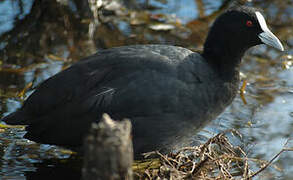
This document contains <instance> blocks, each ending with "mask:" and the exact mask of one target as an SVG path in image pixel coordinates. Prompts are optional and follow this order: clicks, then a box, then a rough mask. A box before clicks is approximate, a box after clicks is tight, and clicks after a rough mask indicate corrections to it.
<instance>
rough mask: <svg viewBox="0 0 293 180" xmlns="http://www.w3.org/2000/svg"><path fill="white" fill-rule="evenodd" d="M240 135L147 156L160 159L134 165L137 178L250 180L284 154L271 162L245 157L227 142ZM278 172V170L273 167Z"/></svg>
mask: <svg viewBox="0 0 293 180" xmlns="http://www.w3.org/2000/svg"><path fill="white" fill-rule="evenodd" d="M228 132H230V133H232V134H234V135H238V136H239V137H240V138H241V135H240V134H239V133H238V132H237V131H235V130H229V131H226V132H223V133H219V134H218V135H216V136H214V137H212V138H210V139H209V140H208V141H207V142H206V143H204V144H201V145H199V146H194V147H185V148H182V149H181V150H179V151H178V152H177V153H170V154H168V155H163V154H161V153H159V152H151V153H148V154H146V156H149V155H156V156H158V157H159V158H157V159H151V160H148V161H145V162H143V163H138V164H136V165H135V166H133V169H134V172H135V174H136V179H205V180H220V179H221V180H222V179H244V180H250V179H252V178H253V177H255V176H256V175H258V174H259V173H261V172H262V171H263V170H264V169H266V168H267V167H269V166H270V165H272V162H273V161H274V160H275V159H276V158H277V157H278V156H279V155H280V154H281V153H282V152H284V151H293V150H292V149H291V148H283V149H282V150H281V151H280V152H279V153H277V154H276V155H275V156H274V157H273V158H272V159H271V160H270V161H263V160H259V159H253V158H248V157H247V154H246V153H245V152H244V151H243V150H242V149H241V148H240V147H239V146H234V145H232V144H231V143H230V142H229V139H228V138H227V136H226V134H227V133H228ZM250 163H254V164H255V163H256V164H258V165H259V166H260V168H259V169H258V170H257V171H256V172H253V170H251V168H250ZM274 168H276V169H277V167H274Z"/></svg>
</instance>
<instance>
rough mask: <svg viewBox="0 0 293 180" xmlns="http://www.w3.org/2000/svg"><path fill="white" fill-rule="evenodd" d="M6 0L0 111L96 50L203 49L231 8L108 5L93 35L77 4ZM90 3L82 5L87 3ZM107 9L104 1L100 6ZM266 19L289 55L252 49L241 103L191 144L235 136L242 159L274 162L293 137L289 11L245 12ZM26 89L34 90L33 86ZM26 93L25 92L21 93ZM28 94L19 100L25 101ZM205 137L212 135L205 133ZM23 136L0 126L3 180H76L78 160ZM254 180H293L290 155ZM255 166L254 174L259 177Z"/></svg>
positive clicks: (292, 19)
mask: <svg viewBox="0 0 293 180" xmlns="http://www.w3.org/2000/svg"><path fill="white" fill-rule="evenodd" d="M60 2H63V3H64V4H61V3H56V2H55V1H49V0H47V1H42V3H41V2H39V1H33V0H24V1H20V0H19V1H17V0H3V1H1V2H0V34H2V36H1V37H0V39H1V40H0V48H1V51H0V63H1V64H0V65H1V69H0V99H1V101H0V109H1V112H2V113H1V114H2V116H3V115H6V114H8V113H10V112H12V111H14V110H15V109H17V108H18V107H20V105H21V103H22V102H23V100H24V99H25V98H26V97H27V96H28V95H29V94H30V93H31V92H32V91H33V89H34V87H36V86H37V85H38V84H39V83H40V82H41V81H43V80H44V79H46V78H48V77H50V76H52V75H54V74H55V73H57V72H59V71H61V70H62V69H64V68H66V67H68V65H70V64H72V63H73V62H75V61H77V60H79V59H80V58H82V57H85V56H87V55H90V54H92V53H93V52H95V51H96V50H99V49H103V48H109V47H113V46H120V45H127V44H146V43H163V44H175V45H181V46H184V47H188V48H191V49H195V50H197V49H200V48H201V46H202V42H203V40H204V38H205V35H206V33H207V29H208V27H209V25H210V23H211V22H212V20H213V19H214V17H216V16H217V14H218V13H220V12H221V11H222V10H224V9H226V8H227V7H228V6H230V5H231V3H232V2H230V1H214V0H205V1H200V0H196V1H194V0H181V1H177V0H169V1H159V0H150V1H149V3H146V1H144V0H137V1H125V4H119V2H120V1H113V2H118V3H116V4H104V6H102V7H100V12H101V13H100V19H99V21H96V28H94V29H95V32H94V33H92V36H90V37H91V38H90V37H89V26H91V25H90V24H93V22H94V20H93V19H92V18H91V16H90V14H91V12H90V11H89V10H88V7H87V5H86V3H81V2H82V1H70V0H69V1H60ZM85 2H86V1H85ZM105 2H110V1H105ZM246 4H247V5H251V6H254V7H258V8H261V9H263V10H264V15H265V16H266V19H267V21H268V24H269V25H270V27H271V29H272V31H273V32H274V33H275V34H276V35H277V36H278V37H279V38H280V40H281V41H282V43H283V45H284V46H285V49H286V51H285V52H278V51H276V50H274V49H271V48H268V47H266V46H258V47H255V48H253V49H251V50H250V51H249V52H248V53H247V54H246V56H245V58H244V60H243V64H242V67H241V72H242V80H246V81H247V87H246V92H245V94H244V97H245V101H246V103H245V102H244V100H243V99H242V98H241V97H240V95H238V96H237V98H236V99H235V100H234V102H233V103H232V104H231V106H229V107H228V108H227V110H226V111H225V112H224V113H223V114H222V115H221V116H220V117H218V118H217V119H216V120H215V121H213V123H211V124H210V125H209V126H208V127H206V128H205V129H204V130H203V131H201V132H200V133H199V135H197V136H196V137H195V139H199V138H200V139H205V138H207V137H210V136H211V135H212V134H213V133H214V134H215V133H218V132H221V131H223V130H226V129H230V128H235V129H237V130H239V131H240V132H241V133H242V134H243V136H244V137H243V142H241V144H242V145H244V147H245V150H246V151H247V153H248V156H249V157H251V158H260V159H263V160H270V159H271V158H272V157H273V156H274V155H275V154H276V153H278V152H279V151H280V150H281V149H282V148H283V145H284V143H285V142H286V141H287V140H288V139H289V143H288V145H287V146H288V147H293V144H292V143H291V141H290V138H291V136H292V135H291V132H293V68H292V64H293V57H292V54H293V48H292V46H293V32H292V30H293V2H292V1H290V0H283V1H278V0H258V1H253V2H248V3H246ZM30 85H31V86H30ZM24 89H25V91H23V90H24ZM22 91H23V92H25V93H23V94H22V93H21V92H22ZM207 131H208V132H209V133H208V132H207ZM24 133H25V131H24V130H23V128H21V127H17V128H6V127H2V126H0V157H1V159H0V167H1V168H0V177H1V178H0V179H53V178H55V179H64V178H68V179H69V178H70V179H79V178H80V171H79V169H80V162H81V160H80V157H76V156H72V155H71V153H70V152H69V151H67V150H63V149H60V148H58V147H55V146H49V145H38V144H35V143H33V142H30V141H27V140H25V139H23V138H22V136H23V134H24ZM274 165H275V166H277V168H274V166H272V167H270V168H268V169H267V170H266V171H264V172H263V173H262V174H260V175H259V176H258V177H257V178H258V179H293V175H292V174H293V168H292V167H293V152H285V153H283V154H282V155H281V156H280V157H279V158H278V159H277V160H276V161H275V162H274ZM258 167H259V166H258V165H257V164H253V166H252V169H253V170H257V169H258Z"/></svg>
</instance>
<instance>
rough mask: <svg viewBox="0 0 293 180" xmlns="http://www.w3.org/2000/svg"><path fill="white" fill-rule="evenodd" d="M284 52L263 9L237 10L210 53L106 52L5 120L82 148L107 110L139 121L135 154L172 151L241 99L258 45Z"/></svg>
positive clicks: (224, 19) (221, 20) (212, 40)
mask: <svg viewBox="0 0 293 180" xmlns="http://www.w3.org/2000/svg"><path fill="white" fill-rule="evenodd" d="M263 43H264V44H267V45H270V46H272V47H275V48H277V49H279V50H281V51H283V46H282V44H281V43H280V41H279V40H278V38H277V37H276V36H275V35H274V34H273V33H272V32H271V31H270V30H269V29H268V27H267V25H266V22H265V19H264V17H263V16H262V14H261V13H260V12H259V11H258V10H256V9H254V8H249V7H237V8H233V9H229V10H227V11H226V12H225V13H223V14H222V15H220V16H219V17H218V18H217V19H216V20H215V22H214V24H213V26H212V27H211V29H210V31H209V33H208V36H207V39H206V41H205V44H204V50H203V53H202V54H198V53H195V52H192V51H190V50H188V49H185V48H182V47H177V46H168V45H135V46H123V47H117V48H112V49H108V50H102V51H99V52H98V53H97V54H94V55H92V56H89V57H87V58H85V59H83V60H81V61H79V62H77V63H76V64H74V65H72V66H71V67H70V68H68V69H66V70H64V71H62V72H60V73H58V74H56V75H55V76H53V77H51V78H49V79H47V80H46V81H44V82H43V83H41V84H40V85H39V87H38V88H37V89H36V90H35V91H34V93H33V94H31V95H30V96H29V97H28V99H27V100H26V101H25V102H24V104H23V106H22V107H21V108H20V109H18V110H17V111H16V112H13V113H11V114H10V115H8V116H6V117H4V118H3V119H2V120H3V121H5V122H7V123H8V124H23V125H27V127H26V131H27V133H26V135H25V136H24V137H25V138H27V139H30V140H33V141H36V142H40V143H46V144H56V145H63V146H80V145H82V142H83V138H84V136H85V135H86V134H87V132H88V130H89V127H90V124H91V123H92V122H94V121H99V119H100V117H101V115H102V114H103V113H108V114H109V115H110V116H111V117H113V118H114V119H122V118H129V119H131V122H132V124H133V144H134V152H135V154H136V155H137V154H139V153H142V152H147V151H150V150H155V149H163V150H168V149H170V148H173V147H175V146H176V145H177V144H180V143H181V142H184V141H185V140H186V139H187V138H189V137H190V136H192V135H194V134H195V132H196V130H198V129H200V128H201V127H203V126H204V125H205V124H206V123H207V122H209V121H210V120H212V119H214V118H216V117H217V116H218V115H219V114H220V113H221V112H222V111H223V110H224V109H225V108H226V107H227V106H228V105H229V104H230V103H231V102H232V100H233V98H234V97H235V95H236V93H237V90H238V86H239V65H240V62H241V58H242V56H243V55H244V53H245V51H246V50H247V49H249V48H250V47H252V46H255V45H258V44H263Z"/></svg>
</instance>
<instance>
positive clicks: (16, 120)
mask: <svg viewBox="0 0 293 180" xmlns="http://www.w3.org/2000/svg"><path fill="white" fill-rule="evenodd" d="M26 119H27V115H26V114H25V113H24V112H23V111H21V110H18V111H15V112H13V113H11V114H9V115H7V116H5V117H3V118H2V119H1V121H4V122H5V123H7V124H10V125H26V124H27V123H26Z"/></svg>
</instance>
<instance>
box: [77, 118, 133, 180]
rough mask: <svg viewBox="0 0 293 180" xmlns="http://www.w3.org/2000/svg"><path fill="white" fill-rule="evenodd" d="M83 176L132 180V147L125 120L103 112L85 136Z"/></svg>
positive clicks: (129, 132) (87, 178) (105, 179)
mask: <svg viewBox="0 0 293 180" xmlns="http://www.w3.org/2000/svg"><path fill="white" fill-rule="evenodd" d="M84 144H85V156H84V164H83V169H82V173H83V174H82V176H83V180H97V179H102V180H116V179H127V180H132V168H131V166H132V162H133V147H132V141H131V123H130V121H129V120H123V121H119V122H118V121H113V120H112V119H111V118H110V117H109V116H108V115H107V114H104V115H103V117H102V119H101V121H100V123H99V124H96V123H93V124H92V127H91V130H90V134H89V135H88V136H87V137H86V139H85V142H84Z"/></svg>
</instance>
